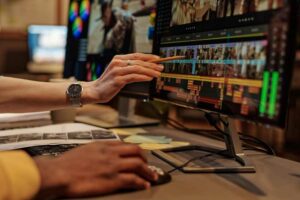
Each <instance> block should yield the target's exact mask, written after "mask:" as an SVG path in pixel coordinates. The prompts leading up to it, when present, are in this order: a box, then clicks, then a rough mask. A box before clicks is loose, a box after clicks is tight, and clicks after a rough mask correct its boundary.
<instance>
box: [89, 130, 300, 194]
mask: <svg viewBox="0 0 300 200" xmlns="http://www.w3.org/2000/svg"><path fill="white" fill-rule="evenodd" d="M147 130H148V131H149V132H150V133H151V134H158V135H166V136H169V137H173V138H175V139H181V140H184V141H190V142H192V143H194V144H203V145H211V146H216V147H219V148H222V147H223V144H222V143H221V142H216V141H214V140H211V139H208V138H203V137H201V136H197V135H193V134H189V133H184V132H180V131H177V130H173V129H168V128H164V127H151V128H147ZM247 153H248V154H249V157H250V158H251V160H252V162H253V164H254V165H255V167H256V170H257V172H256V173H254V174H183V173H181V172H178V171H177V172H175V173H174V174H172V177H173V181H172V182H171V183H169V184H166V185H162V186H157V187H154V188H152V189H150V190H147V191H137V192H131V193H123V194H114V195H108V196H105V197H101V198H100V197H99V198H91V199H101V200H120V199H122V200H127V199H128V200H129V199H130V200H133V199H138V200H169V199H171V200H177V199H178V200H183V199H184V200H200V199H204V200H219V199H220V200H227V199H228V200H269V199H270V200H282V199H289V200H299V199H300V163H296V162H293V161H289V160H285V159H282V158H279V157H275V156H269V155H265V154H261V153H257V152H250V151H248V152H247ZM148 157H149V161H150V164H153V165H156V166H159V167H161V168H163V169H164V170H166V171H168V170H170V169H172V167H171V166H169V165H168V164H166V163H164V162H162V161H161V160H159V159H158V158H156V157H154V156H152V155H151V154H150V153H149V156H148ZM99 187H101V186H99Z"/></svg>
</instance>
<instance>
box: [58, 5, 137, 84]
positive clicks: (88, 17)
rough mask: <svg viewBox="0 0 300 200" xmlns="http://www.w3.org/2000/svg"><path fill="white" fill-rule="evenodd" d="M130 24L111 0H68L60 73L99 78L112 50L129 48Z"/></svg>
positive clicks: (129, 18) (118, 50) (111, 54)
mask: <svg viewBox="0 0 300 200" xmlns="http://www.w3.org/2000/svg"><path fill="white" fill-rule="evenodd" d="M132 25H133V19H132V17H131V15H130V14H129V13H127V12H125V11H122V10H121V9H118V8H114V7H113V0H71V1H70V7H69V16H68V39H67V49H66V60H65V71H64V77H65V78H68V77H71V76H74V77H75V78H76V79H77V80H81V81H92V80H96V79H97V78H99V77H100V76H101V75H102V74H103V72H104V70H105V68H106V67H107V65H108V64H109V63H110V61H111V59H112V58H113V57H114V56H115V55H116V54H125V53H129V52H131V49H130V48H131V43H132V40H131V38H130V35H131V31H132Z"/></svg>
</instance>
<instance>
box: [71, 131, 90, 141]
mask: <svg viewBox="0 0 300 200" xmlns="http://www.w3.org/2000/svg"><path fill="white" fill-rule="evenodd" d="M68 139H69V140H92V139H93V137H92V134H91V132H70V133H68Z"/></svg>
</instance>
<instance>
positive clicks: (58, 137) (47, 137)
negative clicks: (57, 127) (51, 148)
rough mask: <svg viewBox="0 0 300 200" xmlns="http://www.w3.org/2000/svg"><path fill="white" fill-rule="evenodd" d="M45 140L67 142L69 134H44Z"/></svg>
mask: <svg viewBox="0 0 300 200" xmlns="http://www.w3.org/2000/svg"><path fill="white" fill-rule="evenodd" d="M43 139H44V140H67V139H68V137H67V133H44V134H43Z"/></svg>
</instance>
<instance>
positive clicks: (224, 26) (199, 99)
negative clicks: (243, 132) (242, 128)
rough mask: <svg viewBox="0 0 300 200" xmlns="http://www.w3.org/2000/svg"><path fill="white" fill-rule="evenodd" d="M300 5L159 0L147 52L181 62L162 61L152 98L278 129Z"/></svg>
mask: <svg viewBox="0 0 300 200" xmlns="http://www.w3.org/2000/svg"><path fill="white" fill-rule="evenodd" d="M298 5H299V1H294V0H290V1H285V0H158V5H157V22H156V33H155V39H154V49H153V52H154V53H155V54H157V55H160V56H162V57H168V56H179V55H180V56H181V55H184V56H185V57H186V58H185V59H183V60H177V61H171V62H166V63H164V65H165V70H164V72H163V73H162V76H161V77H160V78H158V79H157V80H155V81H154V82H153V84H152V87H151V95H152V97H153V98H154V99H155V100H159V101H165V102H169V103H172V104H176V105H180V106H184V107H189V108H192V109H200V110H204V111H207V112H214V113H218V114H220V115H222V116H226V117H230V118H232V117H233V118H238V119H245V120H250V121H253V122H255V123H261V124H264V125H272V126H279V127H284V126H285V122H286V112H287V104H288V94H289V93H288V92H289V87H290V82H291V73H292V66H293V62H294V55H295V43H296V42H295V28H294V27H295V26H296V16H297V13H296V12H298V10H299V8H298ZM225 128H229V127H225ZM229 134H231V133H229ZM229 140H231V141H234V140H238V137H236V136H235V139H230V138H229ZM233 145H234V144H233ZM229 146H230V145H229ZM239 147H240V145H239ZM239 149H241V148H239ZM232 150H233V152H234V151H237V150H234V149H232ZM173 164H174V163H173ZM244 169H245V168H244ZM237 171H243V170H239V169H238V170H237ZM246 171H247V170H246ZM250 171H251V170H250Z"/></svg>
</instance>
